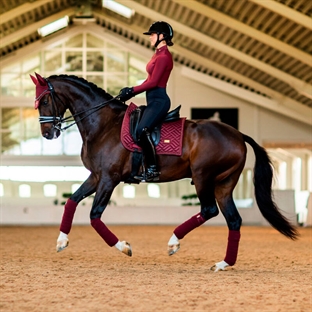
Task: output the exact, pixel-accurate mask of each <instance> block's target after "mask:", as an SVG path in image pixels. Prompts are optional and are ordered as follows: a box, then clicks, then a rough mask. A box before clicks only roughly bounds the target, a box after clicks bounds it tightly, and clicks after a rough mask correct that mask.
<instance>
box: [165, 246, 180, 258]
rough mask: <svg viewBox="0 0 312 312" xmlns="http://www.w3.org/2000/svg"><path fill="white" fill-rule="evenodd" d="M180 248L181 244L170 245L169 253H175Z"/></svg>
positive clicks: (170, 254)
mask: <svg viewBox="0 0 312 312" xmlns="http://www.w3.org/2000/svg"><path fill="white" fill-rule="evenodd" d="M179 249H180V244H174V245H168V255H169V256H172V255H174V254H175V253H176V252H177V251H178V250H179Z"/></svg>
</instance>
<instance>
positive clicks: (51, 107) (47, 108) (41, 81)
mask: <svg viewBox="0 0 312 312" xmlns="http://www.w3.org/2000/svg"><path fill="white" fill-rule="evenodd" d="M35 75H36V77H34V76H32V75H30V77H31V79H32V81H33V82H34V84H35V85H36V98H35V109H38V110H39V122H40V124H41V133H42V136H43V137H45V138H46V139H49V140H52V139H56V138H58V137H59V135H60V134H61V121H62V117H63V115H64V113H65V110H66V108H65V106H64V105H62V106H61V109H60V107H59V106H58V105H57V103H56V102H55V91H54V88H53V86H52V84H51V83H50V82H49V80H48V79H46V78H43V77H42V76H40V75H39V74H37V73H35Z"/></svg>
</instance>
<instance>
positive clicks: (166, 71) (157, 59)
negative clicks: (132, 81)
mask: <svg viewBox="0 0 312 312" xmlns="http://www.w3.org/2000/svg"><path fill="white" fill-rule="evenodd" d="M172 68H173V60H172V55H171V53H170V52H169V50H168V47H167V46H163V47H161V48H159V49H157V50H156V52H155V54H154V55H153V56H152V58H151V60H150V61H149V62H148V63H147V65H146V71H147V73H148V76H147V79H146V80H145V81H144V82H143V83H142V84H140V85H139V86H135V87H133V91H134V93H135V94H139V93H142V92H144V91H148V90H151V89H153V88H155V87H161V88H166V86H167V82H168V79H169V76H170V73H171V70H172Z"/></svg>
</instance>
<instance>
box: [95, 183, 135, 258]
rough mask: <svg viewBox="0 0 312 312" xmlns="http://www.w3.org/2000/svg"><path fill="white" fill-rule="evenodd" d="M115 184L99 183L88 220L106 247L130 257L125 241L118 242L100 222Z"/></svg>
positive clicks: (129, 249)
mask: <svg viewBox="0 0 312 312" xmlns="http://www.w3.org/2000/svg"><path fill="white" fill-rule="evenodd" d="M117 184H118V183H117ZM117 184H114V183H113V182H107V181H106V183H101V185H99V186H98V188H97V192H96V196H95V198H94V201H93V205H92V209H91V212H90V220H91V225H92V227H93V228H94V229H95V230H96V232H97V233H98V234H99V235H100V236H101V237H102V239H103V240H104V241H105V243H106V244H107V245H108V246H110V247H113V246H115V247H116V248H117V249H118V250H120V251H121V252H123V253H124V254H126V255H127V256H130V257H131V256H132V249H131V246H130V244H129V243H128V242H126V241H119V239H118V238H117V236H116V235H115V234H114V233H113V232H112V231H111V230H110V229H109V228H108V227H107V226H106V225H105V224H104V222H103V221H102V220H101V216H102V214H103V212H104V210H105V208H106V207H107V204H108V202H109V200H110V198H111V195H112V193H113V190H114V188H115V187H116V185H117Z"/></svg>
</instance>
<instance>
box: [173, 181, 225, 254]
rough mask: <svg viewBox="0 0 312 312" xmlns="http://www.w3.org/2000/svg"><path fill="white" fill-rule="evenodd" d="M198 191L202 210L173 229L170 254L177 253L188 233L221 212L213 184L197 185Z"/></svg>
mask: <svg viewBox="0 0 312 312" xmlns="http://www.w3.org/2000/svg"><path fill="white" fill-rule="evenodd" d="M195 187H196V182H195ZM196 191H197V194H198V198H199V201H200V205H201V210H200V212H199V213H198V214H196V215H194V216H192V217H191V218H190V219H188V220H187V221H185V222H184V223H182V224H181V225H179V226H178V227H177V228H176V229H175V230H174V231H173V235H172V236H171V238H170V240H169V242H168V254H169V256H171V255H173V254H175V253H176V252H177V251H178V250H179V249H180V242H179V240H180V239H182V238H183V237H184V236H185V235H186V234H188V233H189V232H191V231H192V230H194V229H195V228H197V227H199V226H200V225H202V224H203V223H205V222H206V221H207V220H209V219H211V218H213V217H215V216H217V215H218V214H219V210H218V207H217V205H216V201H215V197H214V188H213V186H212V185H211V186H206V187H205V188H202V187H198V186H197V187H196Z"/></svg>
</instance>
